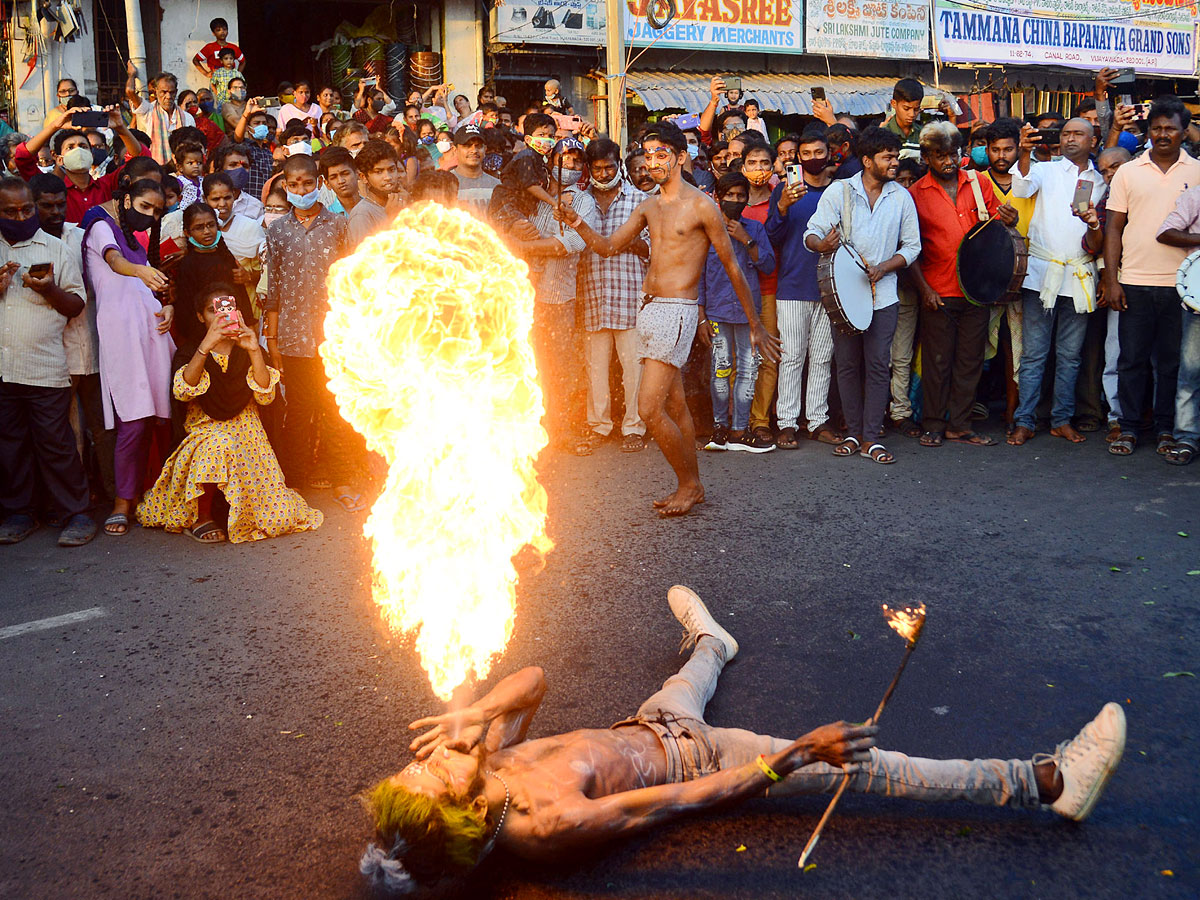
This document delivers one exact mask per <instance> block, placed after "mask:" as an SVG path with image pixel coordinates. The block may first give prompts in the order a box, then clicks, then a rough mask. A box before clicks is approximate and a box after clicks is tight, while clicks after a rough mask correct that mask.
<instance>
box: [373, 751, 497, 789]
mask: <svg viewBox="0 0 1200 900" xmlns="http://www.w3.org/2000/svg"><path fill="white" fill-rule="evenodd" d="M390 780H391V782H392V784H394V785H396V786H397V787H402V788H404V789H405V790H408V791H412V792H413V793H416V794H424V795H425V796H427V797H431V798H433V799H435V800H436V799H438V798H440V797H443V796H450V797H454V798H459V799H465V798H469V797H471V796H473V795H474V794H475V793H477V792H478V790H479V788H480V787H481V786H482V772H481V771H480V767H479V760H478V759H476V758H475V757H474V756H471V755H470V754H467V753H460V752H458V751H457V750H450V749H447V748H445V747H442V748H440V749H437V750H434V751H433V754H432V755H431V756H430V757H429V758H428V759H424V760H413V761H412V762H411V763H409V764H408V765H407V766H405V767H404V768H403V769H401V770H400V772H399V773H397V774H396V775H393V776H392V777H391V779H390Z"/></svg>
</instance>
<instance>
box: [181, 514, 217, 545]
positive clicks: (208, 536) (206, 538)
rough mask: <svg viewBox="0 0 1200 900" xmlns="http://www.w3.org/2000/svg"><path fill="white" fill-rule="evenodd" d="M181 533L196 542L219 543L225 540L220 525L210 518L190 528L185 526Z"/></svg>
mask: <svg viewBox="0 0 1200 900" xmlns="http://www.w3.org/2000/svg"><path fill="white" fill-rule="evenodd" d="M183 533H184V534H186V535H187V536H188V537H190V538H191V539H192V540H193V541H195V542H196V543H198V544H220V543H223V542H224V541H225V540H226V537H225V532H224V531H222V530H221V526H220V525H218V524H217V523H216V522H213V521H212V520H211V519H210V520H209V521H207V522H202V523H200V524H199V525H195V526H193V527H191V528H185V529H183Z"/></svg>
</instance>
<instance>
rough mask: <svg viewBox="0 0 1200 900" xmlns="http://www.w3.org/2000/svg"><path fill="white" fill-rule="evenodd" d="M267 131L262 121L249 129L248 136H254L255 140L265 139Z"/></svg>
mask: <svg viewBox="0 0 1200 900" xmlns="http://www.w3.org/2000/svg"><path fill="white" fill-rule="evenodd" d="M267 133H268V129H267V126H266V125H265V124H263V123H262V122H260V123H258V124H257V125H255V126H254V127H253V128H251V129H250V137H252V138H254V139H255V140H256V141H265V140H266V139H267Z"/></svg>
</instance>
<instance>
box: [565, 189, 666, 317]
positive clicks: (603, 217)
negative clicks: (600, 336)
mask: <svg viewBox="0 0 1200 900" xmlns="http://www.w3.org/2000/svg"><path fill="white" fill-rule="evenodd" d="M587 193H588V194H594V192H593V190H592V189H591V188H588V191H587ZM645 199H646V195H645V194H643V193H642V192H641V191H639V190H638V189H637V188H635V187H634V186H633V185H632V184H630V183H629V182H628V181H622V182H621V192H620V193H619V194H617V196H616V197H614V198H613V201H612V203H611V204H610V205H609V207H608V211H607V212H605V211H603V210H601V209H600V204H598V203H597V204H596V205H595V208H594V211H593V213H592V215H590V216H586V217H585V218H586V219H587V223H588V225H589V226H590V227H591V229H592V230H593V231H595V232H596V233H597V234H600V235H603V236H604V237H609V236H611V235H612V233H613V232H614V231H616V230H617V229H618V228H620V227H621V226H622V225H624V224H625V223H626V222H627V221H628V220H629V217H630V216H631V215H633V211H634V210H635V209H637V207H638V204H639V203H641V202H642V201H643V200H645ZM643 237H645V233H644V232H643ZM648 268H649V263H647V262H646V261H645V260H643V259H642V258H641V257H640V256H638V255H637V254H636V253H618V254H617V255H616V256H610V257H608V258H607V259H605V258H604V257H603V256H600V255H598V254H596V253H592V252H590V251H588V252H586V253H584V254H583V257H582V258H581V259H580V260H579V296H580V298H581V299H582V300H583V327H584V328H585V329H586V330H587V331H603V330H604V329H606V328H611V329H613V330H614V331H624V330H625V329H627V328H633V327H635V326H636V325H637V314H638V306H639V305H640V304H641V297H642V282H643V281H644V280H645V278H646V270H647V269H648Z"/></svg>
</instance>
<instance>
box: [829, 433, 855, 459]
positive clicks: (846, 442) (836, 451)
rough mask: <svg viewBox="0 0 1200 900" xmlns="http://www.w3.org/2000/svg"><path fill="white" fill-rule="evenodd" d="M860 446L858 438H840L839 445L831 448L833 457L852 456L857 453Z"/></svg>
mask: <svg viewBox="0 0 1200 900" xmlns="http://www.w3.org/2000/svg"><path fill="white" fill-rule="evenodd" d="M861 446H862V444H861V443H860V442H859V440H858V438H856V437H854V436H853V435H851V436H849V437H844V438H842V440H841V443H839V444H838V445H837V446H836V447H834V448H833V455H834V456H853V455H854V454H855V453H857V452H858V448H859V447H861Z"/></svg>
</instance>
